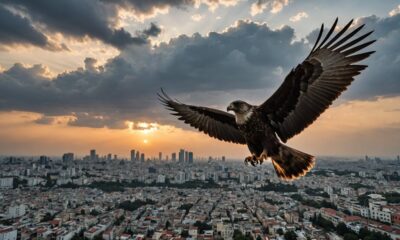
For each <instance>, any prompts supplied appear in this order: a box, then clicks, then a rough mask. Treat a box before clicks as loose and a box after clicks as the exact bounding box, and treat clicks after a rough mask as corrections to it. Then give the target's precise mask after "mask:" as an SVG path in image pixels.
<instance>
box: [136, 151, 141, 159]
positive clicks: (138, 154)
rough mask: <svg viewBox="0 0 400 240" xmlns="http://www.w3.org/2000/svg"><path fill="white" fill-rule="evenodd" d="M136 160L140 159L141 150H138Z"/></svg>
mask: <svg viewBox="0 0 400 240" xmlns="http://www.w3.org/2000/svg"><path fill="white" fill-rule="evenodd" d="M136 161H140V153H139V151H137V152H136Z"/></svg>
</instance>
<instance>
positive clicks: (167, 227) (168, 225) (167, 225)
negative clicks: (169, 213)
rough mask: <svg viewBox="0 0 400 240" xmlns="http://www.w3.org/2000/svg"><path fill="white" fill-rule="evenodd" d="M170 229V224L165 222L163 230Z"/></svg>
mask: <svg viewBox="0 0 400 240" xmlns="http://www.w3.org/2000/svg"><path fill="white" fill-rule="evenodd" d="M170 227H171V223H170V222H169V221H168V220H167V222H165V229H169V228H170Z"/></svg>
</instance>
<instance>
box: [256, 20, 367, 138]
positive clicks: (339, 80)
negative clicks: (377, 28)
mask: <svg viewBox="0 0 400 240" xmlns="http://www.w3.org/2000/svg"><path fill="white" fill-rule="evenodd" d="M337 21H338V19H336V21H335V22H334V24H333V25H332V27H331V29H330V30H329V32H328V33H327V34H326V36H325V37H324V40H322V42H321V43H320V44H319V45H318V43H319V40H320V39H321V36H322V33H323V29H324V25H323V24H322V27H321V30H320V32H319V35H318V38H317V41H316V42H315V44H314V47H313V49H312V50H311V52H310V55H309V56H308V57H307V58H306V59H305V60H304V61H303V62H302V63H301V64H299V65H298V66H297V67H296V68H295V69H293V70H292V71H291V72H290V73H289V74H288V75H287V77H286V78H285V80H284V82H283V83H282V85H281V86H280V87H279V88H278V90H277V91H276V92H275V93H274V94H273V95H272V96H271V97H270V98H269V99H268V100H267V101H265V102H264V103H263V104H262V105H260V106H259V107H258V108H259V110H260V111H261V112H263V114H265V116H267V118H268V120H269V121H270V124H271V126H272V127H273V128H274V129H275V131H276V133H277V134H278V136H279V137H280V139H281V140H282V141H283V142H286V141H287V140H288V139H289V138H291V137H293V136H294V135H296V134H298V133H300V132H301V131H303V129H305V128H306V127H307V126H309V125H310V124H311V123H313V122H314V121H315V120H316V119H317V118H318V116H319V115H320V114H321V113H322V112H324V111H325V110H326V109H327V108H328V107H329V105H331V104H332V102H333V101H334V100H335V99H336V98H337V97H338V96H339V95H340V94H341V93H342V92H343V91H344V90H345V89H346V88H347V87H348V86H349V85H350V83H351V82H352V81H353V79H354V76H356V75H358V74H360V72H361V71H362V70H363V69H365V68H366V67H367V66H366V65H356V64H354V63H356V62H358V61H361V60H363V59H365V58H367V57H368V56H369V55H371V54H372V53H373V52H364V53H358V51H360V50H362V49H363V48H365V47H367V46H369V45H370V44H372V43H373V42H375V40H372V41H368V42H365V43H362V44H359V45H357V43H359V42H360V41H362V40H363V39H365V38H366V37H368V36H369V35H370V34H371V33H372V31H371V32H368V33H366V34H363V35H361V36H359V37H354V36H355V35H356V34H357V33H358V32H359V31H360V30H361V29H362V28H363V26H364V25H361V26H360V27H357V28H356V29H354V30H353V31H352V32H350V33H348V34H347V35H345V36H343V34H344V33H345V32H346V31H347V30H348V29H349V27H350V25H351V24H352V22H353V20H351V21H350V22H349V23H348V24H347V25H346V26H344V27H343V28H342V29H341V30H340V31H339V32H338V33H337V34H336V35H335V36H334V37H332V38H330V36H331V35H332V33H333V31H334V30H335V28H336V24H337ZM342 36H343V37H342Z"/></svg>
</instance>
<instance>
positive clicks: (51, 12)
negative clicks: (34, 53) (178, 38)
mask: <svg viewBox="0 0 400 240" xmlns="http://www.w3.org/2000/svg"><path fill="white" fill-rule="evenodd" d="M1 4H3V6H7V7H9V8H13V9H14V11H17V12H20V13H21V14H23V15H27V16H28V17H29V18H23V19H20V20H19V22H20V23H21V24H22V23H23V24H25V25H27V26H32V25H40V26H41V27H42V28H43V30H42V31H43V32H44V33H46V34H54V33H62V34H63V35H66V36H69V37H74V38H79V39H83V38H85V37H90V38H92V39H98V40H101V41H103V42H104V43H107V44H110V45H112V46H114V47H116V48H119V49H122V48H125V47H126V46H129V45H131V44H136V45H140V44H146V43H147V37H149V36H150V35H148V34H155V33H156V32H154V31H160V29H159V28H158V27H157V26H156V25H155V24H154V23H153V24H152V25H151V27H150V29H149V30H150V31H146V30H145V31H143V32H139V34H138V36H132V34H131V33H129V32H127V31H126V30H125V29H124V28H116V27H115V26H116V25H117V22H118V9H117V7H116V6H115V5H112V4H105V3H103V2H100V1H97V0H59V1H52V0H39V1H34V2H33V1H24V0H15V1H14V0H5V1H3V2H2V3H1ZM16 17H18V16H15V15H14V18H16ZM28 19H29V21H28ZM4 21H5V23H6V24H7V25H11V24H13V22H14V21H12V19H10V18H7V19H4ZM32 29H33V28H32ZM32 29H31V30H30V32H31V33H30V34H29V33H28V34H25V35H24V36H22V37H23V39H25V38H26V37H27V36H26V35H32V33H33V31H32ZM28 30H29V29H28ZM15 32H17V31H15ZM44 33H39V32H37V31H36V38H35V39H36V45H38V44H40V45H46V42H45V40H46V37H45V34H44ZM22 37H21V38H22Z"/></svg>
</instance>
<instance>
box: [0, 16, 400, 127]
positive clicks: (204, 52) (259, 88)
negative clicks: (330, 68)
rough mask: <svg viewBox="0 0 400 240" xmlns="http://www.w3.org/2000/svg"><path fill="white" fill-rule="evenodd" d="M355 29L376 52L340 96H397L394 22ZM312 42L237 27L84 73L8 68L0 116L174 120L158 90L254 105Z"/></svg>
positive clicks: (284, 32) (85, 122)
mask: <svg viewBox="0 0 400 240" xmlns="http://www.w3.org/2000/svg"><path fill="white" fill-rule="evenodd" d="M362 23H367V26H368V28H374V29H376V33H375V34H374V35H373V36H374V37H375V38H378V42H377V43H376V44H374V45H373V47H371V48H373V49H374V50H377V53H376V54H374V55H373V56H372V57H371V58H370V59H369V60H368V61H366V62H365V63H367V64H369V67H368V68H367V70H366V71H364V72H363V73H362V74H361V76H359V77H357V80H356V81H355V82H354V83H353V85H352V86H351V87H350V89H349V91H347V92H346V94H345V97H346V98H347V99H365V98H372V97H375V96H390V95H399V93H400V82H399V81H398V79H397V76H400V72H399V71H400V70H399V68H398V66H399V61H400V55H399V53H400V49H399V47H400V46H399V45H398V39H399V37H400V31H399V30H398V29H400V28H399V24H400V15H395V16H393V17H388V18H378V17H376V16H370V17H365V18H360V19H357V21H356V23H355V26H357V25H359V24H362ZM149 29H151V27H150V28H149ZM315 38H316V37H315V31H312V33H310V35H309V36H308V37H307V39H308V41H304V40H300V41H295V33H294V29H292V28H291V27H288V26H285V27H282V28H280V29H271V28H269V27H268V26H267V25H266V24H258V23H254V22H249V21H238V22H237V24H235V25H234V26H232V27H230V28H228V29H226V30H225V31H223V32H221V33H217V32H210V33H209V34H208V35H206V36H202V35H200V34H194V35H192V36H187V35H181V36H179V37H177V38H174V39H171V40H170V41H169V42H168V43H160V44H159V45H158V46H156V47H151V46H149V45H132V46H130V47H127V48H126V49H125V50H124V51H121V53H120V55H119V56H117V57H115V58H112V59H109V60H108V62H107V63H106V64H104V65H101V66H99V65H98V63H97V61H96V59H93V58H87V59H86V60H85V62H84V64H85V66H84V68H79V69H76V70H75V71H71V72H66V73H63V74H60V75H58V76H56V77H50V76H49V75H48V74H46V68H45V67H44V66H42V65H34V66H24V65H22V64H15V65H14V66H13V67H11V68H9V69H7V70H5V71H4V72H2V73H0V110H4V111H7V110H19V111H30V112H37V113H41V114H44V115H45V116H48V117H51V116H60V115H62V116H70V117H72V119H73V120H71V121H70V122H69V123H68V124H70V125H74V126H89V127H99V128H102V127H109V128H126V127H127V126H126V122H127V121H128V122H159V123H161V124H163V123H164V124H165V123H171V122H170V121H174V120H173V118H172V117H169V115H168V114H167V112H166V111H164V110H162V107H161V106H160V104H159V103H158V101H157V98H156V95H155V93H156V92H157V91H159V88H160V87H164V88H165V89H166V90H167V92H168V93H170V94H171V95H173V96H174V97H178V98H179V99H181V100H182V101H183V102H188V103H196V104H199V105H209V106H212V107H220V108H222V107H223V106H225V104H227V103H229V101H231V100H232V99H236V98H243V99H244V100H251V101H253V100H254V104H257V103H259V102H260V101H263V100H264V99H265V98H266V97H267V96H269V95H270V94H271V93H272V92H273V91H274V90H275V89H276V88H277V87H278V86H279V85H280V83H281V82H282V79H284V77H285V75H286V73H287V72H288V71H289V70H290V69H291V68H293V67H295V66H296V65H297V64H298V63H300V62H301V61H302V60H303V59H304V57H305V56H306V54H307V53H308V51H309V49H310V45H311V44H310V43H313V42H314V41H315ZM255 93H256V94H255ZM255 95H257V96H259V97H257V98H255V97H254V96H255ZM174 124H176V121H174Z"/></svg>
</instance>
